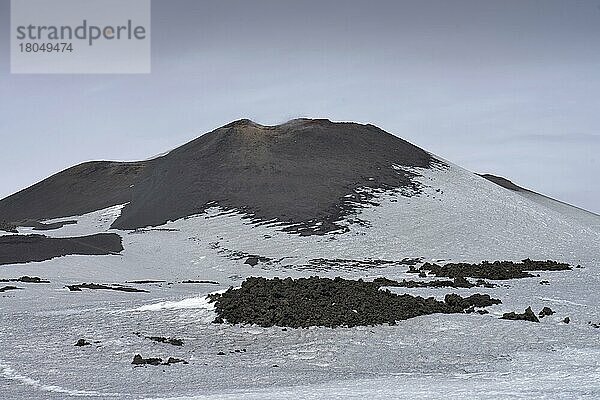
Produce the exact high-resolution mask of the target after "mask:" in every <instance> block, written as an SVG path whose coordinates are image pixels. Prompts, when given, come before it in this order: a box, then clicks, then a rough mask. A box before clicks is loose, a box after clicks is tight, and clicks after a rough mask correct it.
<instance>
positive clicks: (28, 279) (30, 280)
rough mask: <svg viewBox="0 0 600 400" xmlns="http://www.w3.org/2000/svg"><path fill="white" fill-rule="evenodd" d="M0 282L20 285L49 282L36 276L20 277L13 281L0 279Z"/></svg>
mask: <svg viewBox="0 0 600 400" xmlns="http://www.w3.org/2000/svg"><path fill="white" fill-rule="evenodd" d="M0 282H21V283H50V281H47V280H44V279H42V278H39V277H37V276H27V275H25V276H22V277H20V278H14V279H0Z"/></svg>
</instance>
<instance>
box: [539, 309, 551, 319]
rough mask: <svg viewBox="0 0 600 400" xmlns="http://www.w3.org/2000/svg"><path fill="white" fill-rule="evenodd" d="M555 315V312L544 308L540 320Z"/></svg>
mask: <svg viewBox="0 0 600 400" xmlns="http://www.w3.org/2000/svg"><path fill="white" fill-rule="evenodd" d="M552 314H554V311H552V309H551V308H550V307H544V308H542V310H541V311H540V313H539V314H538V315H539V317H540V318H544V317H546V316H548V315H552Z"/></svg>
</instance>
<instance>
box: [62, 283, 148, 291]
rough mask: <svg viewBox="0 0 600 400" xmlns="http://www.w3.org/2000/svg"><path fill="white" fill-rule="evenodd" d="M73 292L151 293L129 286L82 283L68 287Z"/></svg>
mask: <svg viewBox="0 0 600 400" xmlns="http://www.w3.org/2000/svg"><path fill="white" fill-rule="evenodd" d="M66 287H67V288H68V289H69V290H70V291H71V292H81V291H82V290H81V289H90V290H115V291H117V292H138V293H142V292H143V293H149V292H148V291H147V290H143V289H137V288H132V287H129V286H117V285H113V286H108V285H100V284H97V283H80V284H78V285H67V286H66Z"/></svg>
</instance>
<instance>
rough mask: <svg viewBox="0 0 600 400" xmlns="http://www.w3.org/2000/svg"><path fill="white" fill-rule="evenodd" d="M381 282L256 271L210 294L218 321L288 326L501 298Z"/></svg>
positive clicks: (378, 319)
mask: <svg viewBox="0 0 600 400" xmlns="http://www.w3.org/2000/svg"><path fill="white" fill-rule="evenodd" d="M380 286H381V285H380V284H378V283H373V282H364V281H362V280H357V281H355V280H346V279H342V278H335V279H329V278H319V277H311V278H299V279H291V278H286V279H279V278H274V279H265V278H255V277H250V278H248V279H246V280H245V281H244V282H243V283H242V286H241V288H239V289H233V288H230V289H229V290H227V291H226V292H224V293H221V294H219V293H217V294H213V295H209V298H210V300H211V301H213V302H214V303H215V310H216V312H217V318H216V319H215V321H214V322H216V323H223V322H225V321H226V322H228V323H231V324H256V325H260V326H263V327H270V326H282V327H283V326H285V327H292V328H300V327H309V326H326V327H338V326H347V327H352V326H359V325H377V324H384V323H388V324H395V323H396V321H398V320H404V319H408V318H413V317H417V316H421V315H427V314H433V313H462V312H464V311H465V310H466V309H467V308H470V307H487V306H491V305H494V304H500V303H501V302H500V300H497V299H492V298H491V297H490V296H489V295H481V294H475V295H472V296H469V297H466V298H463V297H461V296H458V295H456V294H449V295H447V296H446V298H445V300H444V301H443V302H442V301H438V300H435V299H434V298H433V297H431V298H427V299H425V298H423V297H419V296H411V295H407V294H404V295H397V294H394V293H391V292H389V291H387V290H380Z"/></svg>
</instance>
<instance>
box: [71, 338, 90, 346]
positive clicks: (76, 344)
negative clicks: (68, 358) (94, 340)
mask: <svg viewBox="0 0 600 400" xmlns="http://www.w3.org/2000/svg"><path fill="white" fill-rule="evenodd" d="M90 345H91V343H90V342H88V341H87V340H85V339H79V340H78V341H77V343H75V346H78V347H82V346H90Z"/></svg>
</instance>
